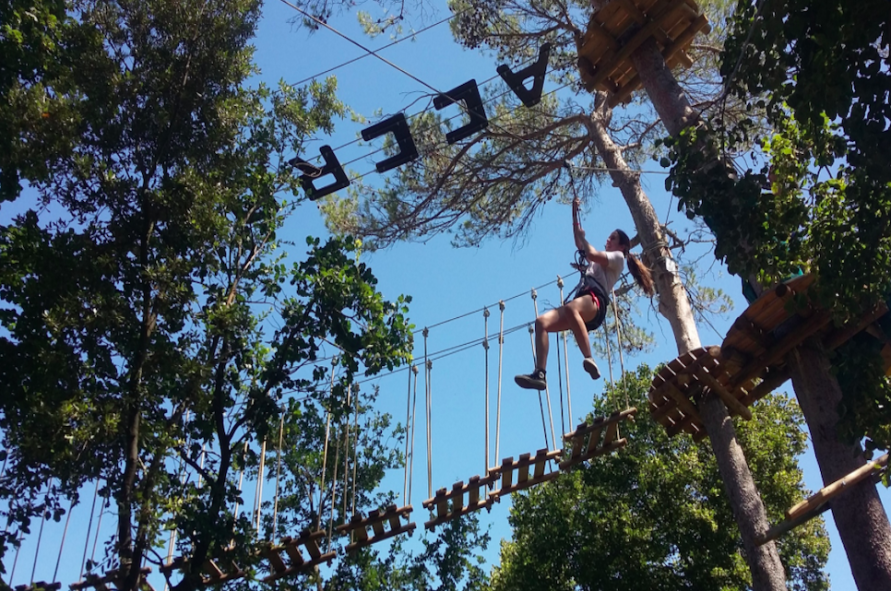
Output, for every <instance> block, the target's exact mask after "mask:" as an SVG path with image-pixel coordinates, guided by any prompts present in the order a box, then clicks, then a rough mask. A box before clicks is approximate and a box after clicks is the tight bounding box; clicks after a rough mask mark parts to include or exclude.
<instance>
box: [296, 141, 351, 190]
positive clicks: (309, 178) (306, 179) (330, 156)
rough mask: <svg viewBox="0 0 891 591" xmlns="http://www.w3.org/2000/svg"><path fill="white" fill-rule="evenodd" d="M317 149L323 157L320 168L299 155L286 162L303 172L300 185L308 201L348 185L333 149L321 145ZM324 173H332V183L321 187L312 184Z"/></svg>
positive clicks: (348, 181) (348, 182) (347, 179)
mask: <svg viewBox="0 0 891 591" xmlns="http://www.w3.org/2000/svg"><path fill="white" fill-rule="evenodd" d="M319 151H320V152H321V153H322V158H324V159H325V166H323V167H322V168H319V167H318V166H315V165H313V164H310V163H309V162H307V161H305V160H301V159H300V158H299V157H297V158H294V159H293V160H291V161H290V162H289V163H288V164H290V165H291V166H293V167H295V168H296V169H297V170H299V171H300V172H302V173H303V174H302V175H301V176H300V186H301V187H303V190H304V191H306V196H307V197H309V200H310V201H315V200H316V199H319V198H321V197H324V196H325V195H329V194H331V193H333V192H335V191H340V190H341V189H346V188H347V187H349V186H350V179H349V178H347V175H346V173H345V172H344V171H343V166H341V165H340V161H338V160H337V156H335V155H334V150H332V149H331V146H322V147H321V149H320V150H319ZM326 174H333V175H334V182H333V183H331V184H330V185H327V186H325V187H321V188H316V187H315V186H313V184H312V182H313V180H315V179H318V178H321V177H323V176H325V175H326Z"/></svg>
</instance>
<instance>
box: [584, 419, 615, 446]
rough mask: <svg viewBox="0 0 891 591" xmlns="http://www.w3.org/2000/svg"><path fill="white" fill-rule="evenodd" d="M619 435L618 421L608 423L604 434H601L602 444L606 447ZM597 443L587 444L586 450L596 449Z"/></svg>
mask: <svg viewBox="0 0 891 591" xmlns="http://www.w3.org/2000/svg"><path fill="white" fill-rule="evenodd" d="M618 437H619V423H610V424H609V426H608V427H607V428H606V435H604V436H603V446H602V447H606V446H608V445H609V444H610V443H612V442H613V441H615V440H616V439H618ZM597 447H598V446H597V445H589V446H588V450H589V451H590V450H592V449H597Z"/></svg>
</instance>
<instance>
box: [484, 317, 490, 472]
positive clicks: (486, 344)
mask: <svg viewBox="0 0 891 591" xmlns="http://www.w3.org/2000/svg"><path fill="white" fill-rule="evenodd" d="M483 337H484V340H483V349H485V350H486V354H485V357H486V462H485V464H484V465H483V470H484V472H483V474H488V473H489V309H488V308H485V309H484V310H483Z"/></svg>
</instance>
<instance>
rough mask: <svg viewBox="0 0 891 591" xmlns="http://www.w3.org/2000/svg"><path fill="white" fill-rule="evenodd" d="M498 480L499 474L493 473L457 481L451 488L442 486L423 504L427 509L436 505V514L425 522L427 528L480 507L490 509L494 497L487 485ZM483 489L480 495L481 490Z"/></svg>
mask: <svg viewBox="0 0 891 591" xmlns="http://www.w3.org/2000/svg"><path fill="white" fill-rule="evenodd" d="M496 480H498V474H492V473H490V474H489V475H487V476H485V477H483V478H480V477H479V476H473V477H472V478H471V479H470V481H469V482H468V483H467V484H464V482H463V481H460V482H456V483H455V484H453V485H452V488H451V490H449V489H446V488H441V489H439V490H438V491H436V495H435V496H434V497H433V498H431V499H427V500H426V501H424V502H423V503H421V505H422V506H423V507H424V508H425V509H431V510H432V507H433V506H434V505H435V506H436V516H435V517H433V518H432V519H430V520H429V521H427V522H426V523H424V527H425V528H426V529H433V528H435V527H436V526H437V525H442V524H443V523H446V522H448V521H451V520H452V519H456V518H458V517H461V516H462V515H466V514H467V513H470V512H472V511H479V510H480V509H490V508H491V506H492V502H493V500H492V498H490V497H489V496H488V495H486V492H485V487H487V486H489V484H491V483H493V482H495V481H496ZM481 490H482V491H483V493H482V495H480V491H481ZM465 494H467V495H468V496H467V502H466V503H465V502H464V495H465Z"/></svg>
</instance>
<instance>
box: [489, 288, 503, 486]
mask: <svg viewBox="0 0 891 591" xmlns="http://www.w3.org/2000/svg"><path fill="white" fill-rule="evenodd" d="M498 308H499V309H500V310H501V326H500V328H499V329H498V403H497V404H496V406H495V409H496V410H495V465H496V466H497V465H498V462H500V461H501V457H500V456H499V455H498V453H499V451H500V449H499V444H500V442H501V368H502V361H503V360H504V300H501V301H500V302H498ZM488 473H489V470H488V469H486V474H488Z"/></svg>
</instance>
